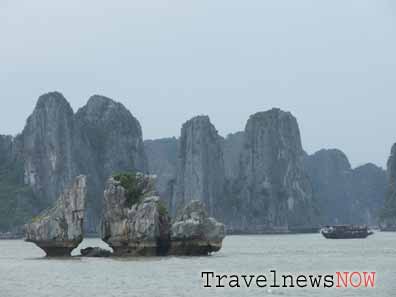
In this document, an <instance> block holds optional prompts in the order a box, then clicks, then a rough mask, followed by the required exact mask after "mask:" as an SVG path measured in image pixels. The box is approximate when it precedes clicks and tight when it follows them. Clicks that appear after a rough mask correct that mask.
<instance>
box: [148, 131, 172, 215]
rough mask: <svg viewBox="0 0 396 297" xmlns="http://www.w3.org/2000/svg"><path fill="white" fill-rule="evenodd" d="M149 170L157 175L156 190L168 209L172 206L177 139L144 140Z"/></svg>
mask: <svg viewBox="0 0 396 297" xmlns="http://www.w3.org/2000/svg"><path fill="white" fill-rule="evenodd" d="M144 147H145V151H146V154H147V159H148V165H149V172H150V173H151V174H155V175H156V176H157V179H156V186H157V191H158V193H159V195H160V197H161V199H163V200H164V202H165V204H166V205H167V208H168V209H171V208H172V197H173V195H174V187H175V182H176V171H177V170H176V168H177V147H178V140H177V139H176V138H175V137H173V138H163V139H156V140H145V141H144Z"/></svg>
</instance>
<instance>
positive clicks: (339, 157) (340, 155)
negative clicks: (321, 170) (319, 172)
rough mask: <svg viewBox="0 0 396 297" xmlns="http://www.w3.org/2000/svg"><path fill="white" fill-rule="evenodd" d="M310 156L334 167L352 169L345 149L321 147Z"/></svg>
mask: <svg viewBox="0 0 396 297" xmlns="http://www.w3.org/2000/svg"><path fill="white" fill-rule="evenodd" d="M309 158H312V159H314V160H321V162H323V163H327V164H328V165H329V166H332V167H333V168H338V169H344V170H350V169H351V163H350V162H349V160H348V157H347V156H346V154H345V153H344V152H343V151H341V150H339V149H321V150H319V151H317V152H316V153H314V154H312V155H310V156H309Z"/></svg>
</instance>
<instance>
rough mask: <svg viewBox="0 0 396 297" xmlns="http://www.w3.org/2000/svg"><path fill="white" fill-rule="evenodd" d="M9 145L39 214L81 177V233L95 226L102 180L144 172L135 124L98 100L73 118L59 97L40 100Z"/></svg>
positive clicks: (26, 201)
mask: <svg viewBox="0 0 396 297" xmlns="http://www.w3.org/2000/svg"><path fill="white" fill-rule="evenodd" d="M13 143H14V145H13V146H14V147H15V148H16V149H15V151H17V155H18V158H16V159H17V160H19V161H20V162H22V166H23V168H24V182H22V184H25V185H27V186H29V187H30V188H32V191H33V193H34V197H40V198H39V199H36V200H39V201H38V203H35V204H36V205H37V207H38V208H40V210H42V209H43V208H45V207H48V206H49V205H52V204H53V202H54V197H58V196H59V195H60V193H62V191H63V190H64V189H65V187H66V186H67V185H68V184H69V183H70V182H71V181H72V180H73V179H74V177H76V176H77V175H79V174H84V175H86V176H87V178H88V179H89V183H88V199H87V200H88V201H87V213H86V220H85V224H86V226H85V227H86V230H88V231H89V232H95V231H97V229H98V226H99V225H100V224H99V223H100V216H101V211H102V201H103V199H102V198H103V190H104V184H105V182H106V179H107V177H108V176H109V175H111V174H113V173H115V172H121V171H142V172H147V170H148V168H147V167H148V166H147V158H146V155H145V152H144V145H143V140H142V131H141V127H140V124H139V122H138V121H137V120H136V119H135V118H134V117H133V116H132V114H131V113H130V112H129V111H128V110H127V109H126V108H125V107H124V106H123V105H122V104H120V103H117V102H115V101H113V100H111V99H109V98H106V97H103V96H97V95H96V96H93V97H91V98H90V99H89V101H88V103H87V104H86V106H84V107H83V108H81V109H80V110H79V111H78V112H77V113H76V114H74V113H73V110H72V108H71V107H70V105H69V103H68V102H67V101H66V99H65V98H64V97H63V96H62V94H60V93H58V92H52V93H48V94H45V95H43V96H41V97H40V98H39V100H38V102H37V105H36V108H35V110H34V112H33V113H32V115H31V116H30V117H29V119H28V120H27V123H26V126H25V128H24V130H23V133H22V134H21V135H19V136H18V137H16V139H15V141H14V142H13ZM14 168H17V166H14ZM25 196H26V195H25ZM25 196H22V197H20V198H19V200H18V201H22V202H21V204H22V205H25V204H29V203H30V202H29V201H33V200H34V199H33V198H31V195H30V196H27V197H25ZM25 208H26V207H25ZM27 212H29V210H27Z"/></svg>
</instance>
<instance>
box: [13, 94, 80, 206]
mask: <svg viewBox="0 0 396 297" xmlns="http://www.w3.org/2000/svg"><path fill="white" fill-rule="evenodd" d="M73 132H74V125H73V110H72V108H71V107H70V105H69V103H68V102H67V101H66V99H65V98H64V97H63V95H62V94H60V93H57V92H53V93H48V94H45V95H42V96H41V97H40V98H39V100H38V102H37V105H36V108H35V110H34V112H33V114H32V115H31V116H30V117H29V118H28V120H27V122H26V126H25V128H24V130H23V132H22V135H20V136H19V137H18V138H19V140H18V141H20V142H21V146H22V155H23V160H24V168H25V184H28V185H30V186H31V187H32V188H33V191H34V192H35V193H36V195H37V196H40V197H42V199H44V200H46V201H45V202H46V203H47V204H48V205H50V204H52V203H53V202H54V199H56V197H58V196H59V194H60V193H61V192H62V191H63V189H64V188H65V187H66V186H67V185H68V184H69V183H70V182H71V181H72V179H73V178H74V177H75V176H76V175H77V173H76V168H75V163H74V160H73V138H74V137H73Z"/></svg>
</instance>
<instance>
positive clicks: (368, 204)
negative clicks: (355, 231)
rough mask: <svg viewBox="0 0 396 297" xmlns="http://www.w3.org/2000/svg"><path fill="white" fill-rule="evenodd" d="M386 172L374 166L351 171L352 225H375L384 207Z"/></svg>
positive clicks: (363, 166)
mask: <svg viewBox="0 0 396 297" xmlns="http://www.w3.org/2000/svg"><path fill="white" fill-rule="evenodd" d="M386 180H387V178H386V172H385V170H383V169H382V168H380V167H378V166H376V165H374V164H371V163H369V164H365V165H362V166H359V167H357V168H355V169H353V176H352V188H353V197H352V210H353V212H352V218H353V223H354V222H357V223H359V224H366V225H377V224H378V221H379V220H378V219H379V213H380V210H381V208H382V206H383V205H384V200H385V196H386V189H387V185H388V184H387V182H386Z"/></svg>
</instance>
